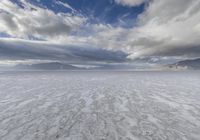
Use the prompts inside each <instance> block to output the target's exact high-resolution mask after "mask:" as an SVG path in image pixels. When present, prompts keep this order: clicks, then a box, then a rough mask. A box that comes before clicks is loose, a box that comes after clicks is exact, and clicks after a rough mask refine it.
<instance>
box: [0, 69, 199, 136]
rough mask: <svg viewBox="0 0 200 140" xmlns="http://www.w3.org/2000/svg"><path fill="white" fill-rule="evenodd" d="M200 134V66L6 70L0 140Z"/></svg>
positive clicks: (1, 81) (0, 80) (0, 89)
mask: <svg viewBox="0 0 200 140" xmlns="http://www.w3.org/2000/svg"><path fill="white" fill-rule="evenodd" d="M57 139H58V140H200V72H198V71H197V72H111V71H107V72H105V71H104V72H100V71H99V72H98V71H96V72H95V71H91V72H86V71H85V72H84V71H83V72H80V71H79V72H78V71H68V72H44V71H43V72H0V140H57Z"/></svg>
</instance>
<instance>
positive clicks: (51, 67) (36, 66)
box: [15, 62, 80, 70]
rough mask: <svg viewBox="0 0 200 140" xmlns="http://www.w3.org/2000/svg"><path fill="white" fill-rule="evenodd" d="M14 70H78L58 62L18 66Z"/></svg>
mask: <svg viewBox="0 0 200 140" xmlns="http://www.w3.org/2000/svg"><path fill="white" fill-rule="evenodd" d="M15 69H24V70H78V69H80V68H78V67H75V66H72V65H69V64H63V63H59V62H51V63H39V64H31V65H26V64H19V65H16V66H15Z"/></svg>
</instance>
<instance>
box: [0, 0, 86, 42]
mask: <svg viewBox="0 0 200 140" xmlns="http://www.w3.org/2000/svg"><path fill="white" fill-rule="evenodd" d="M21 2H22V4H23V5H22V6H23V8H22V7H19V6H18V5H16V4H14V3H12V2H11V1H9V0H2V1H1V2H0V10H1V13H0V32H4V33H7V34H9V35H11V36H14V37H22V38H28V37H30V36H33V37H37V38H42V39H46V40H51V39H52V38H58V37H59V36H67V34H68V33H69V32H70V31H73V30H77V29H78V28H79V26H81V25H82V24H83V23H84V22H85V21H86V19H85V18H83V17H80V16H72V15H71V14H65V13H57V14H56V13H54V12H53V11H51V10H48V9H44V8H40V7H37V6H34V5H31V4H30V3H28V2H26V1H25V0H21Z"/></svg>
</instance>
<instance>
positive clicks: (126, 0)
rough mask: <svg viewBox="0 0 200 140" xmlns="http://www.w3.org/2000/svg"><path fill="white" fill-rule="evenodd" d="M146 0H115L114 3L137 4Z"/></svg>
mask: <svg viewBox="0 0 200 140" xmlns="http://www.w3.org/2000/svg"><path fill="white" fill-rule="evenodd" d="M146 1H147V0H115V2H116V3H118V4H121V5H124V6H130V7H131V6H138V5H140V4H142V3H144V2H146Z"/></svg>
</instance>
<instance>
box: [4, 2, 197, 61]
mask: <svg viewBox="0 0 200 140" xmlns="http://www.w3.org/2000/svg"><path fill="white" fill-rule="evenodd" d="M199 21H200V0H1V1H0V64H17V63H25V62H26V63H35V62H36V63H37V62H54V61H56V62H65V63H70V64H83V65H88V64H95V65H96V64H107V63H109V64H130V65H133V64H138V65H165V64H168V63H174V62H176V61H180V60H185V59H194V58H198V57H200V39H199V38H200V22H199Z"/></svg>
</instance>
